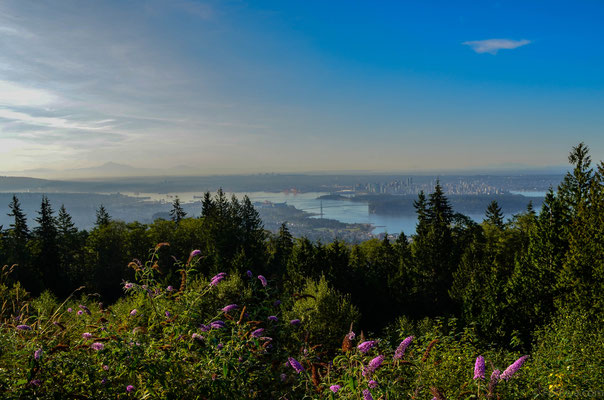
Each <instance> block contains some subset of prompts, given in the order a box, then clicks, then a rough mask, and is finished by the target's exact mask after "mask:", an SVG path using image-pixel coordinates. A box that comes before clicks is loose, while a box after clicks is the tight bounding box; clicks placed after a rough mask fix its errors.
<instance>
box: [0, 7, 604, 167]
mask: <svg viewBox="0 0 604 400" xmlns="http://www.w3.org/2000/svg"><path fill="white" fill-rule="evenodd" d="M602 21H604V3H602V2H601V1H573V2H571V1H535V2H530V1H480V2H478V1H467V2H463V1H455V2H452V1H421V2H411V1H381V2H376V1H330V2H326V1H308V0H306V1H283V0H281V1H228V0H224V1H215V2H214V1H194V0H147V1H143V0H128V1H125V0H114V1H111V0H105V1H102V2H92V1H91V2H81V1H77V0H44V1H39V0H4V1H2V2H0V172H5V173H6V172H10V171H20V170H27V169H33V168H55V169H63V168H80V167H89V166H94V165H98V164H101V163H104V162H108V161H114V162H120V163H125V164H130V165H133V166H137V167H153V168H169V167H174V166H178V165H188V166H191V167H194V168H196V170H198V171H199V173H202V174H203V173H237V172H287V171H337V170H367V171H417V170H440V171H446V170H451V169H463V168H473V169H480V168H487V169H488V168H505V167H518V166H537V167H538V166H547V165H563V164H565V163H566V156H567V154H568V151H569V149H570V147H571V146H573V145H576V144H577V143H578V142H579V141H585V142H586V143H587V144H588V145H589V146H590V147H591V149H592V157H593V158H594V159H595V160H601V159H603V158H604V112H603V111H602V110H604V73H603V72H602V71H604V43H603V42H604V24H602Z"/></svg>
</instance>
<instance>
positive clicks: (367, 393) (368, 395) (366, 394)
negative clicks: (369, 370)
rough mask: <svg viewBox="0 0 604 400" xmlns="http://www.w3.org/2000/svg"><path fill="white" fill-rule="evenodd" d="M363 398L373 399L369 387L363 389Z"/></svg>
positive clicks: (366, 399)
mask: <svg viewBox="0 0 604 400" xmlns="http://www.w3.org/2000/svg"><path fill="white" fill-rule="evenodd" d="M363 400H373V396H371V392H370V391H369V389H365V390H363Z"/></svg>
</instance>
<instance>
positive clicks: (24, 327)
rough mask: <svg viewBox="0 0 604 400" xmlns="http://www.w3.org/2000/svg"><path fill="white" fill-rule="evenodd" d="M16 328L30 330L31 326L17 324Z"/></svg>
mask: <svg viewBox="0 0 604 400" xmlns="http://www.w3.org/2000/svg"><path fill="white" fill-rule="evenodd" d="M17 329H18V330H20V331H31V326H29V325H17Z"/></svg>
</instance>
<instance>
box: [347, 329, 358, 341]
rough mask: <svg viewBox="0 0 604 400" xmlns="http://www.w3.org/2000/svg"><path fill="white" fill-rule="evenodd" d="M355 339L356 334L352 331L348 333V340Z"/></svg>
mask: <svg viewBox="0 0 604 400" xmlns="http://www.w3.org/2000/svg"><path fill="white" fill-rule="evenodd" d="M355 337H357V335H356V333H354V332H353V331H350V332H348V340H354V338H355Z"/></svg>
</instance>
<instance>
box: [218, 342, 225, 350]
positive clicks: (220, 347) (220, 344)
mask: <svg viewBox="0 0 604 400" xmlns="http://www.w3.org/2000/svg"><path fill="white" fill-rule="evenodd" d="M223 347H224V345H223V344H222V343H218V345H216V348H217V349H218V350H222V348H223Z"/></svg>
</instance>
